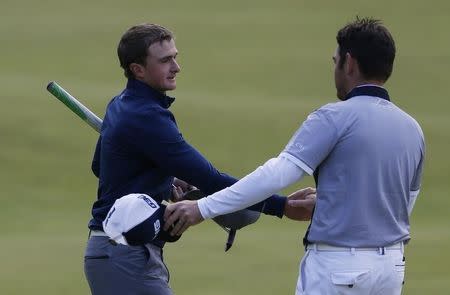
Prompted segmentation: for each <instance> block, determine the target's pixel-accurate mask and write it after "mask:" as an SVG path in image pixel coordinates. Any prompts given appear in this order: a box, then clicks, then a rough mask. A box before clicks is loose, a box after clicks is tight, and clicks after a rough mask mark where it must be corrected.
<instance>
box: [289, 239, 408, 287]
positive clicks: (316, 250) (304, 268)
mask: <svg viewBox="0 0 450 295" xmlns="http://www.w3.org/2000/svg"><path fill="white" fill-rule="evenodd" d="M404 276H405V261H404V256H403V244H402V243H399V244H396V245H393V246H390V247H383V248H341V247H333V246H328V245H323V244H312V245H309V246H308V248H307V251H306V253H305V255H304V256H303V259H302V260H301V262H300V270H299V277H298V282H297V289H296V292H295V294H296V295H337V294H339V295H347V294H348V295H354V294H358V295H375V294H376V295H378V294H379V295H399V294H401V291H402V286H403V280H404Z"/></svg>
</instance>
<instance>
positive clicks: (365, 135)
mask: <svg viewBox="0 0 450 295" xmlns="http://www.w3.org/2000/svg"><path fill="white" fill-rule="evenodd" d="M336 39H337V43H338V46H337V49H336V51H335V54H334V56H333V61H334V63H335V71H334V76H335V85H336V89H337V96H338V98H339V99H340V100H341V101H340V102H336V103H330V104H327V105H325V106H323V107H321V108H319V109H318V110H316V111H314V112H313V113H311V114H310V115H309V116H308V118H307V119H306V120H305V121H304V122H303V124H302V125H301V127H300V128H299V130H298V131H297V132H296V133H295V134H294V136H293V137H292V139H291V140H290V141H289V143H288V144H287V146H286V148H285V149H284V150H283V151H282V152H281V153H280V155H279V156H278V157H276V158H273V159H270V160H269V161H267V162H266V163H265V164H264V165H262V166H261V167H259V168H257V169H256V170H255V171H254V172H252V173H250V174H249V175H247V176H246V177H244V178H243V179H241V180H240V181H238V182H237V183H235V184H234V185H232V186H230V187H228V188H226V189H224V190H222V191H219V192H217V193H215V194H213V195H210V196H208V197H207V198H203V199H201V200H199V201H184V202H181V203H176V204H173V205H171V206H169V207H168V209H167V210H166V216H165V218H166V220H167V223H166V226H169V225H170V224H171V223H173V222H174V221H176V220H178V223H177V224H176V226H175V228H174V229H173V233H178V234H179V233H180V232H184V231H185V230H186V228H187V227H188V226H190V225H193V224H197V223H199V222H201V221H202V220H204V219H207V218H212V217H214V216H217V215H220V214H226V213H229V212H233V211H236V210H239V209H242V208H245V207H248V206H250V205H252V204H254V203H257V202H259V201H260V200H263V199H265V198H267V197H269V196H270V195H272V194H273V193H275V192H278V191H279V190H281V189H283V188H285V187H287V186H289V185H291V184H293V183H295V182H297V181H299V180H300V179H301V178H302V177H303V176H304V175H305V174H309V175H314V178H315V181H316V185H317V199H316V204H315V210H314V213H313V214H312V219H311V225H310V227H309V229H308V231H307V233H306V235H305V239H304V242H305V248H306V253H305V255H304V257H303V259H302V261H301V263H300V270H299V278H298V282H297V288H296V294H297V295H300V294H359V295H361V294H384V295H390V294H392V295H393V294H400V293H401V290H402V285H403V282H404V272H405V259H404V245H405V244H406V243H407V242H408V241H409V239H410V235H409V216H410V214H411V210H412V208H413V205H414V202H415V200H416V198H417V195H418V193H419V189H420V180H421V175H422V167H423V162H424V152H425V144H424V137H423V134H422V130H421V128H420V126H419V124H418V123H417V122H416V121H415V120H414V119H413V118H412V117H411V116H410V115H408V114H407V113H405V112H404V111H402V110H401V109H400V108H399V107H398V106H396V105H395V104H394V103H393V102H391V99H390V97H389V94H388V92H387V90H386V89H385V88H383V85H384V83H385V82H386V80H387V79H388V78H389V77H390V75H391V72H392V68H393V62H394V57H395V44H394V40H393V39H392V36H391V34H390V33H389V31H388V30H387V29H386V27H384V26H383V25H382V24H381V23H380V22H379V21H377V20H373V19H370V18H364V19H359V18H357V19H356V20H355V21H354V22H352V23H349V24H347V25H346V26H345V27H343V28H342V29H341V30H339V32H338V34H337V37H336ZM305 201H307V200H305Z"/></svg>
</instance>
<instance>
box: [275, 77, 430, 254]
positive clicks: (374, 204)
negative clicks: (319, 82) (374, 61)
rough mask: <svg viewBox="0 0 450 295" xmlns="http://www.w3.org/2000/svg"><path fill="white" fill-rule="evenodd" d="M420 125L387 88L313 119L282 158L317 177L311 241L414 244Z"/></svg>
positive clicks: (366, 89)
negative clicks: (411, 213) (411, 219)
mask: <svg viewBox="0 0 450 295" xmlns="http://www.w3.org/2000/svg"><path fill="white" fill-rule="evenodd" d="M424 152H425V143H424V137H423V133H422V130H421V128H420V126H419V124H418V123H417V122H416V121H415V120H414V119H413V118H412V117H411V116H410V115H408V114H407V113H405V112H404V111H402V110H401V109H400V108H399V107H397V106H396V105H395V104H393V103H392V102H390V101H389V95H388V94H387V91H386V90H385V89H384V88H381V87H376V86H362V87H357V88H355V89H354V90H352V92H350V94H349V95H348V99H347V100H345V101H341V102H336V103H330V104H327V105H325V106H323V107H321V108H320V109H318V110H316V111H315V112H313V113H311V114H310V115H309V116H308V118H307V120H306V121H305V122H304V123H303V124H302V126H301V127H300V129H299V130H298V131H297V132H296V133H295V134H294V136H293V137H292V139H291V140H290V142H289V143H288V145H287V146H286V148H285V150H284V151H283V152H282V153H281V155H282V156H285V157H287V158H289V159H290V160H292V161H293V162H294V163H296V164H297V165H298V166H300V167H301V168H302V169H303V170H305V171H306V172H307V173H308V174H313V173H314V174H315V176H316V181H317V203H316V208H315V211H314V215H313V218H312V222H311V227H310V230H309V234H308V237H307V239H308V241H309V242H311V243H319V242H320V243H326V244H330V245H335V246H345V247H380V246H387V245H390V244H394V243H397V242H399V241H406V240H409V238H410V236H409V216H408V204H409V202H410V198H411V194H413V193H414V192H416V191H418V190H419V188H420V181H421V174H422V165H423V161H424Z"/></svg>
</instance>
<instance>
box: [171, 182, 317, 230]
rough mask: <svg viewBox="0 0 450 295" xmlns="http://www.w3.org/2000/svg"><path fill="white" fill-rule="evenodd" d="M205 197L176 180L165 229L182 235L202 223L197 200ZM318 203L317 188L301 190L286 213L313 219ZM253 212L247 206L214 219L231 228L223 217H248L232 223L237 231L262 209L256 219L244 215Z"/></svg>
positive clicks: (296, 217) (291, 197)
mask: <svg viewBox="0 0 450 295" xmlns="http://www.w3.org/2000/svg"><path fill="white" fill-rule="evenodd" d="M202 197H204V194H203V193H202V192H201V191H199V190H198V189H197V188H195V187H194V186H191V185H189V184H188V183H186V182H184V181H182V180H179V179H175V181H174V185H173V190H172V198H171V201H172V202H174V203H172V204H169V205H168V206H167V208H166V210H165V212H164V230H166V231H169V232H170V234H171V235H172V236H180V235H181V234H182V233H183V232H185V231H186V230H187V229H188V228H189V227H190V226H192V225H196V224H199V223H200V222H202V221H203V220H204V218H203V216H202V215H201V213H200V209H199V207H198V202H197V200H198V199H200V198H202ZM315 203H316V190H315V189H314V188H311V187H308V188H304V189H301V190H298V191H296V192H294V193H292V194H291V195H289V196H288V198H287V200H286V203H285V206H284V216H286V217H288V218H290V219H293V220H298V221H307V220H310V219H311V215H312V211H313V208H314V205H315ZM252 212H256V211H251V210H248V209H243V210H240V211H237V212H235V213H230V214H226V215H223V216H217V217H215V218H214V219H218V220H215V221H216V222H217V223H218V224H219V225H221V226H222V227H227V228H228V226H226V225H224V224H223V223H224V221H223V219H225V223H230V222H233V221H232V220H233V219H241V220H242V218H243V219H247V220H245V221H242V222H241V223H242V224H240V225H239V224H237V225H232V226H231V227H235V228H231V227H230V229H231V230H233V229H234V230H236V229H239V228H241V227H243V226H246V225H248V224H251V223H253V222H255V221H256V220H257V219H258V217H259V212H256V213H255V214H257V217H256V218H254V217H253V218H252V217H248V216H247V218H246V217H245V216H244V215H249V214H250V215H251V214H252ZM233 214H234V216H233ZM236 214H239V215H236ZM227 217H228V218H227ZM235 221H236V220H235ZM234 223H236V222H234ZM238 223H239V221H238ZM236 227H237V228H236Z"/></svg>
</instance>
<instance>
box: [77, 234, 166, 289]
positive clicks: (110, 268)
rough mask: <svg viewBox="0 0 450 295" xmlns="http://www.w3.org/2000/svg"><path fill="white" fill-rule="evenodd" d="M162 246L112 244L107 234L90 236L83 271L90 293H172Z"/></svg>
mask: <svg viewBox="0 0 450 295" xmlns="http://www.w3.org/2000/svg"><path fill="white" fill-rule="evenodd" d="M162 254H163V253H162V249H161V248H159V247H157V246H154V245H151V244H148V245H146V246H136V247H132V246H125V245H120V244H117V245H113V244H111V243H110V242H109V239H108V237H101V236H93V237H92V236H91V237H90V238H89V240H88V243H87V248H86V252H85V256H84V273H85V275H86V278H87V281H88V283H89V287H90V288H91V292H92V294H93V295H107V294H108V295H119V294H120V295H125V294H126V295H173V293H172V290H171V289H170V287H169V272H168V270H167V267H166V265H165V264H164V261H163V258H162Z"/></svg>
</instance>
